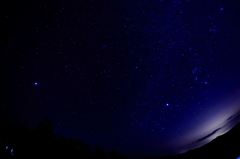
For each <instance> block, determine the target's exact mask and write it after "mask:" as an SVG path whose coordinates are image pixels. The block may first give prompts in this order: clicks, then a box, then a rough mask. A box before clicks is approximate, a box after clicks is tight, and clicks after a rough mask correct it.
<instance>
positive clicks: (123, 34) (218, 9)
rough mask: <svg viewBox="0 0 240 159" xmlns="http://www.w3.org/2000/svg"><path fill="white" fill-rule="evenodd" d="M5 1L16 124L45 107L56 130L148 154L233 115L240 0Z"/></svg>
mask: <svg viewBox="0 0 240 159" xmlns="http://www.w3.org/2000/svg"><path fill="white" fill-rule="evenodd" d="M1 3H2V4H1V25H2V29H1V30H2V31H1V38H0V39H1V45H2V47H1V52H2V53H1V64H3V67H2V71H1V72H2V75H1V80H2V81H3V82H2V83H3V88H4V89H3V90H4V96H3V99H4V100H3V104H2V105H1V109H2V110H3V111H4V112H5V113H6V114H7V116H8V117H9V119H10V120H11V121H12V122H14V123H15V124H16V125H17V124H19V123H22V122H23V123H26V125H27V126H28V127H29V128H34V127H35V126H36V124H37V123H39V122H40V121H41V120H42V119H43V118H44V117H46V116H48V117H50V118H51V120H52V122H53V125H54V132H55V133H58V134H63V135H66V136H76V137H79V138H80V139H81V140H82V141H84V142H86V143H89V144H92V145H95V144H99V145H101V146H102V147H103V148H104V149H106V150H111V149H116V150H118V151H119V152H120V153H121V154H124V155H126V156H131V157H139V156H147V157H150V156H162V155H166V154H174V153H179V152H183V151H185V150H186V149H184V150H182V147H185V146H186V147H188V148H187V149H191V148H194V147H195V146H196V145H201V144H195V145H194V144H193V145H192V146H189V145H191V143H193V142H195V141H198V140H199V139H203V138H204V139H205V138H208V137H209V136H212V134H219V133H220V132H221V133H224V132H226V131H227V130H229V129H230V128H231V127H232V125H234V124H235V123H236V121H235V120H234V122H232V124H230V125H231V126H226V123H229V122H227V119H228V118H229V117H231V116H237V113H238V111H239V109H240V106H239V103H240V101H239V100H240V98H239V94H240V83H239V81H240V74H239V72H240V54H239V52H240V45H239V41H240V11H239V7H240V6H239V2H238V1H237V0H230V1H223V0H214V1H207V0H201V1H200V0H180V1H175V0H147V1H145V0H131V1H125V0H116V1H110V0H106V1H97V0H88V1H87V0H79V1H73V0H68V1H66V0H58V1H54V0H48V1H47V0H41V1H40V0H36V1H28V0H20V1H12V2H11V1H8V2H6V3H5V2H1ZM237 119H238V118H237ZM233 123H234V124H233ZM223 127H224V131H222V130H223ZM220 128H221V129H220ZM216 130H219V131H216ZM213 132H214V133H213ZM209 134H211V135H209ZM208 135H209V136H208ZM206 136H207V137H206ZM216 136H217V135H216ZM206 142H209V141H206ZM206 142H204V143H206ZM204 143H202V144H204Z"/></svg>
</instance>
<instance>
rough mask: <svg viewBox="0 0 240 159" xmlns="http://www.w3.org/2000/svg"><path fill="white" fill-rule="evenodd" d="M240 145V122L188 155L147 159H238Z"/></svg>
mask: <svg viewBox="0 0 240 159" xmlns="http://www.w3.org/2000/svg"><path fill="white" fill-rule="evenodd" d="M211 134H212V133H211ZM206 137H208V136H206ZM204 138H205V137H204ZM200 140H201V139H200ZM239 143H240V122H238V124H236V125H235V126H234V127H233V128H232V129H231V130H229V131H228V132H227V133H225V134H223V135H221V136H219V137H217V138H215V139H213V140H212V141H211V142H209V143H207V144H206V145H204V146H201V147H199V148H196V149H194V150H190V151H187V152H186V153H182V154H177V155H174V156H164V157H152V158H146V159H194V158H209V159H210V158H216V159H217V158H221V159H236V158H238V157H239V156H240V146H239Z"/></svg>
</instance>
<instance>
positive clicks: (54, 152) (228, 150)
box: [0, 113, 240, 159]
mask: <svg viewBox="0 0 240 159" xmlns="http://www.w3.org/2000/svg"><path fill="white" fill-rule="evenodd" d="M0 121H1V123H0V125H1V130H3V131H1V134H0V158H1V159H18V158H19V159H20V158H26V159H30V158H38V157H43V158H46V157H50V158H58V157H62V158H68V159H80V158H81V159H85V158H86V159H130V157H128V156H124V155H121V154H120V153H119V152H118V151H117V150H110V151H108V152H106V151H105V150H104V149H103V148H102V147H101V145H95V146H92V145H88V144H87V143H84V142H82V141H81V140H80V139H79V138H77V137H65V136H63V135H61V134H54V133H53V129H52V121H51V119H50V118H49V117H46V118H44V119H43V120H42V121H41V122H40V123H39V124H38V125H37V126H36V129H27V128H26V126H25V124H23V123H22V124H20V125H19V126H17V127H14V126H13V125H12V124H11V123H10V122H9V121H8V120H7V119H6V118H5V117H4V116H3V115H2V114H1V113H0ZM216 131H217V130H216ZM213 133H214V132H213ZM213 133H211V134H213ZM211 134H209V135H208V136H210V135H211ZM239 134H240V122H239V123H237V124H236V125H235V126H234V127H233V128H232V129H231V130H229V131H228V132H227V133H225V134H223V135H221V136H219V137H217V138H215V139H213V140H212V141H211V142H209V143H207V144H206V145H204V146H200V147H198V148H196V149H193V150H190V151H187V152H185V153H182V154H176V155H171V156H163V157H149V158H146V157H142V158H144V159H192V158H195V157H196V156H197V157H198V158H199V157H202V158H220V157H221V158H224V159H236V158H237V157H238V156H240V150H239V147H238V146H237V145H238V143H240V135H239ZM208 136H207V137H208ZM207 137H204V138H207ZM199 140H203V139H199ZM149 156H151V154H149ZM140 158H141V157H139V159H140Z"/></svg>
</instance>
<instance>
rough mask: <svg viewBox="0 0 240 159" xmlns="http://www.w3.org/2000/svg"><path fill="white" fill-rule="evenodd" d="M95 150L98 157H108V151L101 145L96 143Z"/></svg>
mask: <svg viewBox="0 0 240 159" xmlns="http://www.w3.org/2000/svg"><path fill="white" fill-rule="evenodd" d="M94 150H95V156H96V159H106V157H107V153H106V152H105V151H104V150H103V149H102V148H101V147H100V146H99V145H96V146H95V148H94Z"/></svg>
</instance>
